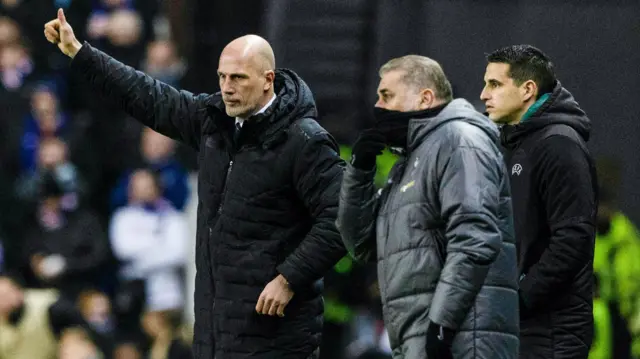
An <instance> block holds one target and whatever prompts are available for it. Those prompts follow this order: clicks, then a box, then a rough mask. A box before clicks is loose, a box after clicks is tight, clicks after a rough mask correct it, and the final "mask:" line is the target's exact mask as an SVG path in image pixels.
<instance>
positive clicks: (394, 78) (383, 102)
mask: <svg viewBox="0 0 640 359" xmlns="http://www.w3.org/2000/svg"><path fill="white" fill-rule="evenodd" d="M404 76H405V72H404V71H402V70H391V71H388V72H386V73H384V74H383V75H382V77H381V78H380V84H379V85H378V102H376V107H379V108H384V109H386V110H393V111H401V112H410V111H417V110H419V109H420V101H421V99H422V97H421V95H420V92H419V91H418V90H417V89H415V88H414V87H412V86H410V85H408V84H406V83H405V82H404V81H403V77H404Z"/></svg>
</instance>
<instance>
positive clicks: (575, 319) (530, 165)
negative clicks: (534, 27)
mask: <svg viewBox="0 0 640 359" xmlns="http://www.w3.org/2000/svg"><path fill="white" fill-rule="evenodd" d="M488 61H489V64H488V65H487V70H486V73H485V84H486V85H485V88H484V90H483V91H482V94H481V95H480V98H481V99H482V100H483V101H485V103H486V106H487V112H488V113H489V117H490V118H491V119H492V120H494V121H495V122H497V123H499V124H501V125H502V128H501V132H502V144H503V146H504V147H505V159H506V162H507V168H508V169H509V174H510V184H511V194H512V196H513V207H514V218H515V224H516V225H515V229H516V238H517V239H518V276H519V279H520V358H522V359H529V358H531V359H533V358H554V359H586V358H587V357H588V356H589V347H590V346H591V342H592V340H593V305H592V304H593V251H594V244H595V233H596V232H595V229H596V226H595V224H596V210H597V179H596V170H595V165H594V162H593V160H592V158H591V155H590V154H589V150H588V149H587V145H586V142H587V140H588V139H589V131H590V128H591V123H590V121H589V119H588V118H587V116H586V115H585V113H584V111H582V109H580V106H579V105H578V103H577V102H576V101H575V100H574V99H573V96H571V93H569V91H567V90H566V89H565V88H563V87H562V85H560V82H558V81H557V80H556V77H555V74H554V71H553V65H552V63H551V61H550V60H549V59H548V58H547V56H546V55H545V54H544V53H542V51H540V50H539V49H536V48H534V47H532V46H528V45H519V46H509V47H506V48H503V49H500V50H497V51H495V52H494V53H492V54H490V55H489V56H488Z"/></svg>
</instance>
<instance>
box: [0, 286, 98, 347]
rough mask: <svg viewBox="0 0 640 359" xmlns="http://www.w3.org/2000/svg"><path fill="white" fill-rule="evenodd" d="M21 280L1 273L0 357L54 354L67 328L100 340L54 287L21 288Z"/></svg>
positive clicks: (70, 303) (71, 304)
mask: <svg viewBox="0 0 640 359" xmlns="http://www.w3.org/2000/svg"><path fill="white" fill-rule="evenodd" d="M20 282H21V281H20V280H19V279H17V277H14V276H9V275H7V274H0V333H1V334H0V339H1V340H0V358H3V359H4V358H7V359H8V358H11V359H35V358H55V357H56V354H57V352H58V345H57V340H58V338H60V335H61V334H62V333H63V332H64V331H65V329H68V328H84V329H85V330H87V332H88V333H91V337H92V340H95V341H96V342H99V341H100V340H101V339H100V338H99V336H97V335H95V333H92V332H91V331H90V330H88V327H87V325H86V323H85V322H84V321H83V320H82V316H81V315H80V313H79V312H78V310H77V309H76V308H75V306H74V305H73V303H72V302H69V301H67V300H66V299H64V298H63V297H61V296H60V295H59V294H58V293H57V291H55V290H41V289H24V287H23V286H22V283H20ZM25 338H26V339H25ZM83 359H84V358H83Z"/></svg>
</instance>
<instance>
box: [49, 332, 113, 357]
mask: <svg viewBox="0 0 640 359" xmlns="http://www.w3.org/2000/svg"><path fill="white" fill-rule="evenodd" d="M103 358H104V359H107V358H108V357H107V358H105V357H103V356H102V355H100V351H99V350H98V348H97V347H96V345H95V344H94V343H93V341H92V340H91V338H90V337H89V336H88V335H87V333H86V332H85V331H84V330H82V329H79V328H70V329H67V330H65V331H64V332H63V333H62V335H61V336H60V342H59V343H58V357H57V359H103Z"/></svg>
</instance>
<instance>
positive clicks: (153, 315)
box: [142, 310, 193, 359]
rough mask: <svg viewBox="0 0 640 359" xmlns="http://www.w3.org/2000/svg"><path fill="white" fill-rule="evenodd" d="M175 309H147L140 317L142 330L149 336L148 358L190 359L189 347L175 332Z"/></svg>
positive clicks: (176, 325) (176, 322) (176, 321)
mask: <svg viewBox="0 0 640 359" xmlns="http://www.w3.org/2000/svg"><path fill="white" fill-rule="evenodd" d="M177 314H178V313H176V312H175V311H164V310H149V311H147V312H146V313H145V314H144V316H143V317H142V327H143V328H144V332H145V333H146V334H147V335H148V336H149V338H151V347H150V348H149V352H148V353H147V358H149V359H191V358H192V357H193V355H192V353H191V349H190V348H189V346H188V345H186V343H185V342H184V341H183V340H182V339H181V338H180V337H179V335H178V333H177V329H178V323H179V321H178V320H177V319H176V318H177V317H178V316H177Z"/></svg>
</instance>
